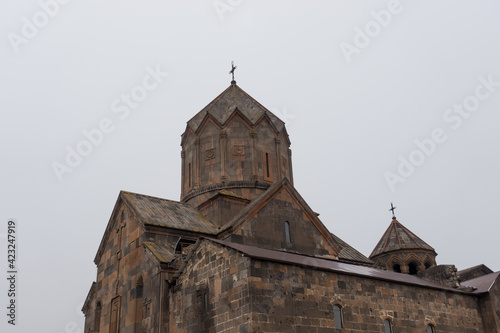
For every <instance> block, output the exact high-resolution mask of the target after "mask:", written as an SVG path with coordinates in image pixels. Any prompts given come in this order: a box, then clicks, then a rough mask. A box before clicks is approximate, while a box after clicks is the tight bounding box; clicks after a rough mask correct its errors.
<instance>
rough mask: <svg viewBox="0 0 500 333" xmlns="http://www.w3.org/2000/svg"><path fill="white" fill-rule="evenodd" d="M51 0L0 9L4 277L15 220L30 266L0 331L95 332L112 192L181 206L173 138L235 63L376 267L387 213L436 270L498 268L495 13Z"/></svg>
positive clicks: (474, 6)
mask: <svg viewBox="0 0 500 333" xmlns="http://www.w3.org/2000/svg"><path fill="white" fill-rule="evenodd" d="M41 3H42V4H50V5H46V6H44V7H45V11H46V12H48V13H50V15H49V14H46V13H45V12H43V9H42V7H41V5H40V2H38V1H33V0H29V1H23V2H19V1H13V0H9V1H3V2H2V4H1V5H0V17H1V23H2V24H1V29H2V35H3V36H4V37H3V38H2V39H1V42H0V48H1V50H2V52H1V53H0V56H1V61H0V66H1V67H2V68H1V73H2V75H1V81H0V88H1V94H0V105H1V106H2V108H1V109H2V111H1V112H2V118H1V119H2V121H1V122H0V147H1V150H0V151H1V155H0V156H1V173H0V200H1V203H2V204H1V209H0V221H1V222H2V223H1V226H2V227H1V228H2V230H0V242H1V248H2V249H3V250H2V251H3V252H2V253H3V254H1V255H0V257H1V258H2V263H1V265H0V266H1V267H2V270H3V271H4V273H5V272H6V270H7V268H6V264H7V262H6V257H7V256H6V239H5V237H4V236H5V235H4V234H1V233H5V232H6V229H7V226H6V224H7V221H8V219H9V218H14V219H16V221H17V232H18V233H17V236H18V238H17V241H18V267H19V275H18V292H19V297H18V300H17V301H18V306H19V308H18V317H17V324H18V325H17V326H16V327H15V328H13V327H12V326H11V325H7V323H6V316H5V314H4V313H3V312H2V313H1V314H0V318H3V319H2V320H1V322H0V331H2V332H6V331H7V332H35V331H36V332H47V333H51V332H53V333H66V332H81V330H83V316H82V315H81V314H80V313H79V310H80V308H81V305H82V303H83V301H84V299H85V297H86V295H87V292H88V290H89V288H90V286H91V283H92V281H94V279H95V277H96V276H95V275H96V268H95V265H94V263H93V259H94V256H95V253H96V251H97V247H98V245H99V242H100V240H101V237H102V235H103V232H104V229H105V227H106V224H107V223H108V219H109V216H110V214H111V212H112V209H113V207H114V204H115V201H116V199H117V196H118V193H119V191H120V190H122V189H123V190H127V191H133V192H138V193H143V194H148V195H153V196H159V197H162V198H168V199H174V200H178V199H179V194H180V134H181V133H182V132H183V131H184V129H185V126H186V121H187V120H188V119H189V118H190V117H192V116H193V115H194V114H195V113H196V112H198V111H199V110H200V109H201V108H203V107H204V106H205V105H206V104H208V103H209V102H210V101H211V100H212V99H213V98H215V97H216V96H217V95H218V94H219V93H220V92H222V91H223V90H224V89H225V88H227V86H228V85H229V84H230V75H229V74H228V71H229V69H230V63H231V61H232V60H234V61H235V63H236V65H237V66H238V69H237V70H236V81H237V82H238V85H239V86H240V87H241V88H242V89H244V90H245V91H246V92H248V93H249V94H250V95H251V96H253V97H254V98H255V99H257V100H258V101H259V102H260V103H262V104H263V105H264V106H266V107H267V108H268V109H270V110H271V111H273V112H274V113H275V114H276V115H278V116H279V117H280V118H281V119H282V120H284V121H285V122H286V127H287V130H288V132H289V134H290V139H291V141H292V151H293V166H294V176H295V186H296V188H297V189H298V191H299V192H300V193H301V195H302V196H303V197H304V199H305V200H306V201H307V202H308V203H309V205H310V206H311V207H312V209H314V210H315V211H317V212H318V213H320V214H321V215H320V218H321V220H322V221H323V223H324V224H325V225H326V226H327V227H328V228H329V229H330V230H331V231H332V232H334V233H335V234H337V235H338V236H339V237H341V238H343V239H344V240H345V241H346V242H348V243H349V244H351V245H352V246H354V247H355V248H357V249H358V250H360V251H361V252H362V253H363V254H365V255H367V256H368V255H369V254H370V252H371V250H372V249H373V248H374V246H375V245H376V243H377V241H378V240H379V239H380V237H381V236H382V234H383V232H384V231H385V229H386V228H387V227H388V225H389V223H390V221H391V214H390V212H389V211H388V209H389V207H390V202H391V201H392V202H394V204H395V206H397V207H398V208H397V210H396V216H397V217H398V219H399V221H400V222H401V223H403V224H404V225H405V226H406V227H408V228H409V229H410V230H412V231H413V232H415V233H416V234H417V235H419V236H420V237H421V238H422V239H423V240H424V241H426V242H427V243H429V244H430V245H431V246H433V247H434V248H435V249H436V251H437V252H438V254H439V255H438V257H437V261H438V263H441V264H449V263H453V264H455V265H456V266H457V267H458V269H464V268H467V267H470V266H473V265H477V264H480V263H484V264H486V265H487V266H489V267H490V268H491V269H493V270H495V271H497V270H500V263H498V253H499V248H498V235H499V232H500V223H499V216H500V211H499V207H500V205H499V204H498V200H499V194H498V193H499V192H498V188H500V177H499V175H498V170H500V156H499V149H498V145H499V143H500V131H499V130H498V124H499V121H500V115H499V112H498V111H499V105H500V68H499V62H498V59H500V43H499V41H500V19H499V15H500V3H499V2H497V1H474V2H470V1H451V0H448V1H439V2H436V1H418V2H417V1H410V0H401V1H392V2H391V1H347V0H345V1H307V2H306V1H300V2H299V1H290V0H288V1H272V2H270V1H244V0H241V1H240V0H220V1H219V0H216V1H212V0H208V1H190V2H189V4H186V3H187V2H181V1H175V2H174V1H161V2H160V1H140V2H139V1H135V2H134V1H129V0H120V1H103V0H101V1H90V0H87V1H77V0H74V1H69V0H64V1H63V0H59V2H56V0H41ZM151 72H153V73H156V74H154V75H151V74H150V73H151ZM166 73H168V75H167V74H166ZM155 78H156V79H155ZM126 95H129V96H130V95H132V96H133V99H135V100H131V101H129V102H127V101H126V100H125V98H126ZM126 103H129V104H126ZM97 128H101V129H100V131H101V133H102V131H105V132H106V133H103V134H102V137H100V136H99V135H98V134H96V132H95V129H97ZM85 131H86V133H87V135H90V134H89V133H93V135H94V136H92V138H93V141H94V143H90V144H89V143H88V142H89V141H88V139H87V138H86V136H85V134H84V132H85ZM86 142H87V143H86ZM68 149H70V150H76V151H78V149H79V150H80V152H83V154H85V155H86V156H83V157H81V159H77V158H75V157H74V156H73V157H72V159H71V158H70V159H69V161H70V164H71V165H68V163H67V161H66V158H67V154H68ZM54 165H56V166H57V170H58V172H54ZM398 169H399V170H398ZM70 171H71V172H70ZM57 174H59V177H58V175H57ZM59 178H60V179H59ZM60 180H61V181H60ZM2 236H3V237H2ZM5 274H6V273H5ZM0 281H1V282H0V288H1V289H0V302H1V304H3V305H2V306H1V307H2V308H3V309H5V306H4V305H6V304H7V301H8V300H7V297H6V292H5V290H6V289H7V283H6V280H5V279H0ZM2 311H4V312H6V310H2ZM73 325H75V326H73Z"/></svg>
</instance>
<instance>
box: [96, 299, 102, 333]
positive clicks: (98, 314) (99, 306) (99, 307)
mask: <svg viewBox="0 0 500 333" xmlns="http://www.w3.org/2000/svg"><path fill="white" fill-rule="evenodd" d="M101 310H102V304H101V302H97V305H96V307H95V314H94V332H99V330H100V329H101Z"/></svg>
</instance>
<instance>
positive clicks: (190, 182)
mask: <svg viewBox="0 0 500 333" xmlns="http://www.w3.org/2000/svg"><path fill="white" fill-rule="evenodd" d="M191 171H192V170H191V163H189V166H188V187H192V179H191Z"/></svg>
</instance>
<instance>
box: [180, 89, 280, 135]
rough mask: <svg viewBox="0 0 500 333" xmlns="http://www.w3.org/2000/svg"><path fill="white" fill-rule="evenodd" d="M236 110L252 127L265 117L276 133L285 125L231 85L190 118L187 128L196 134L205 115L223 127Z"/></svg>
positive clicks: (241, 90)
mask: <svg viewBox="0 0 500 333" xmlns="http://www.w3.org/2000/svg"><path fill="white" fill-rule="evenodd" d="M236 110H238V111H239V112H240V113H241V114H242V115H243V116H244V117H245V118H246V120H248V121H249V123H251V124H252V125H256V124H257V123H258V122H259V121H260V119H261V118H262V117H265V116H267V117H268V118H269V120H270V121H271V123H272V124H273V126H274V127H275V129H276V131H277V132H281V130H282V129H283V125H284V124H285V123H284V122H283V121H282V120H281V119H279V118H278V117H276V116H275V115H274V114H273V113H272V112H271V111H269V110H268V109H266V108H265V107H264V106H262V104H260V103H259V102H257V101H256V100H255V99H254V98H252V97H251V96H250V95H248V94H247V93H246V92H245V91H243V89H241V88H240V87H239V86H237V85H236V84H231V85H230V86H229V87H228V88H227V89H226V90H224V91H223V92H222V93H221V94H220V95H219V96H217V97H216V98H215V99H214V100H213V101H212V102H210V103H209V104H208V105H207V106H205V107H204V108H203V109H202V110H201V111H200V112H198V113H197V114H196V115H195V116H194V117H193V118H191V119H190V120H189V121H188V122H187V123H188V127H190V128H191V129H192V130H193V131H194V132H196V131H197V130H198V128H199V127H200V125H201V124H202V122H203V120H204V119H205V117H206V116H207V115H210V116H212V118H213V119H214V120H215V121H216V122H218V123H219V124H220V125H223V124H225V123H226V121H227V120H228V119H229V118H231V116H232V115H233V114H234V113H235V112H236Z"/></svg>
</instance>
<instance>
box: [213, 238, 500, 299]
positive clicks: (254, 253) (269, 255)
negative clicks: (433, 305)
mask: <svg viewBox="0 0 500 333" xmlns="http://www.w3.org/2000/svg"><path fill="white" fill-rule="evenodd" d="M205 239H206V240H208V241H212V242H215V243H218V244H220V245H222V246H226V247H229V248H232V249H234V250H236V251H238V252H241V253H243V254H245V255H246V256H249V257H252V258H256V259H260V260H268V261H274V262H281V263H284V264H291V265H299V266H307V267H312V268H316V269H321V270H328V271H333V272H336V273H340V274H347V275H353V276H360V277H364V278H370V279H376V280H383V281H389V282H397V283H402V284H407V285H414V286H420V287H424V288H432V289H438V290H445V291H451V292H456V293H466V294H471V293H469V292H466V291H462V290H458V289H454V288H451V287H447V286H444V285H441V284H438V283H435V282H431V281H427V280H424V279H421V278H419V277H417V276H414V275H409V274H401V273H396V272H391V271H386V270H381V269H377V268H373V267H365V266H360V265H354V264H349V263H344V262H339V261H338V260H332V259H325V258H317V257H309V256H305V255H301V254H296V253H289V252H281V251H276V250H269V249H264V248H259V247H255V246H250V245H243V244H238V243H232V242H228V241H223V240H218V239H212V238H205ZM498 273H500V272H498Z"/></svg>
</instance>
